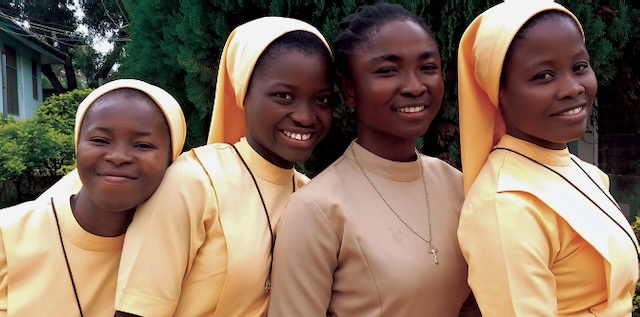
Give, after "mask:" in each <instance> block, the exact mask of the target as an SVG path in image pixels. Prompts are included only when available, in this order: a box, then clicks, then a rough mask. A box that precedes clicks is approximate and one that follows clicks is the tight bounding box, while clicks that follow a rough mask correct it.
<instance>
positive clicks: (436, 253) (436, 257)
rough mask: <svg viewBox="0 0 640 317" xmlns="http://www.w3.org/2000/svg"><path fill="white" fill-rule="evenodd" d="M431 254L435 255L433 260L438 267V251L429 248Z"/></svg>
mask: <svg viewBox="0 0 640 317" xmlns="http://www.w3.org/2000/svg"><path fill="white" fill-rule="evenodd" d="M429 254H432V255H433V260H434V261H435V262H436V265H438V249H434V248H433V247H429Z"/></svg>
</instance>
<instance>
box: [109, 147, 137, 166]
mask: <svg viewBox="0 0 640 317" xmlns="http://www.w3.org/2000/svg"><path fill="white" fill-rule="evenodd" d="M105 159H106V160H107V161H109V162H111V163H113V164H114V165H116V166H117V165H122V164H126V163H129V162H131V161H132V160H133V157H132V156H131V153H130V148H129V147H128V146H127V145H124V144H115V145H113V147H112V148H111V150H110V151H109V152H108V153H107V154H106V155H105Z"/></svg>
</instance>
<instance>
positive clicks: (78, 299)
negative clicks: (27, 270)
mask: <svg viewBox="0 0 640 317" xmlns="http://www.w3.org/2000/svg"><path fill="white" fill-rule="evenodd" d="M51 209H52V210H53V216H54V217H55V218H56V226H57V227H58V237H60V245H61V246H62V253H63V254H64V261H65V263H66V264H67V271H68V272H69V278H70V279H71V286H73V294H74V295H75V296H76V303H77V304H78V311H80V316H81V317H84V314H83V313H82V306H80V298H79V297H78V289H77V288H76V283H75V282H74V280H73V273H71V265H69V258H68V257H67V250H66V249H65V248H64V242H62V231H60V221H58V212H57V211H56V205H55V204H54V203H53V197H51Z"/></svg>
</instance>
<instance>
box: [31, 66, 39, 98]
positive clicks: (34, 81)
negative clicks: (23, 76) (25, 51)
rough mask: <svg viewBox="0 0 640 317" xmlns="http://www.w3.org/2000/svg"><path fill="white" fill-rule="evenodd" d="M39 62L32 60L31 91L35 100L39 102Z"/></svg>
mask: <svg viewBox="0 0 640 317" xmlns="http://www.w3.org/2000/svg"><path fill="white" fill-rule="evenodd" d="M39 78H40V76H38V62H37V61H36V60H35V59H32V60H31V89H32V91H33V99H34V100H38V81H39V80H38V79H39Z"/></svg>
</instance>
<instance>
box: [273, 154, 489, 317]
mask: <svg viewBox="0 0 640 317" xmlns="http://www.w3.org/2000/svg"><path fill="white" fill-rule="evenodd" d="M351 149H353V150H354V151H355V155H356V156H357V158H358V162H359V163H360V164H361V166H362V167H363V168H364V169H365V170H366V172H367V175H368V176H369V178H370V179H371V181H372V182H373V183H374V184H376V186H377V188H378V189H379V190H380V192H382V195H383V196H384V199H385V200H386V201H387V202H388V203H389V204H390V205H391V206H393V207H394V209H395V211H396V212H398V214H399V215H400V216H401V217H402V219H403V220H404V221H405V222H406V223H407V224H409V226H411V228H412V229H413V230H415V231H416V232H418V233H419V234H420V235H421V236H422V237H425V238H427V239H428V236H429V226H428V224H427V223H428V221H427V211H426V209H425V208H426V207H425V204H426V203H425V194H424V186H423V183H422V175H421V169H420V165H419V164H418V163H417V162H416V161H413V162H393V161H389V160H386V159H383V158H381V157H378V156H376V155H374V154H373V153H371V152H369V151H367V150H366V149H364V148H363V147H361V146H360V145H359V144H358V143H356V142H353V143H352V144H351V145H350V147H349V148H348V149H347V150H346V152H345V153H344V154H343V156H341V157H340V158H338V160H336V162H334V163H333V164H332V165H331V166H329V167H328V168H327V169H325V170H324V171H323V172H322V173H320V174H319V175H318V176H316V177H314V179H313V180H311V182H310V183H309V184H307V185H305V187H304V188H302V189H301V190H300V191H298V192H296V193H295V194H293V196H291V199H290V201H289V203H288V205H287V208H286V210H285V214H284V215H283V216H282V220H281V221H280V223H279V224H278V228H277V243H276V248H275V253H274V263H273V264H274V266H273V286H272V291H271V302H270V303H269V316H278V317H289V316H290V317H298V316H338V317H344V316H349V317H360V316H362V317H364V316H403V317H413V316H415V317H418V316H438V317H453V316H458V315H459V313H460V311H461V308H462V307H463V302H464V301H465V299H466V298H467V297H468V295H469V294H470V290H469V286H468V285H467V281H466V278H467V265H466V262H465V261H464V258H463V256H462V252H461V251H460V248H459V246H458V241H457V237H456V230H457V227H458V217H459V215H460V210H461V208H462V202H463V199H464V196H463V191H462V175H461V174H460V172H459V171H458V170H456V169H454V168H453V167H451V166H449V165H448V164H446V163H445V162H443V161H441V160H438V159H435V158H431V157H427V156H422V157H421V163H422V164H423V165H424V168H425V174H426V180H427V188H428V193H429V206H430V208H431V220H432V230H433V242H434V247H435V248H437V249H438V250H439V252H438V254H437V256H438V260H439V262H440V264H439V265H436V264H435V263H434V259H433V256H432V255H431V254H429V253H428V251H429V245H428V244H427V243H425V242H424V241H423V240H421V239H420V238H419V237H418V236H416V235H415V234H414V233H413V232H411V231H410V230H409V229H408V228H407V227H406V226H405V225H404V224H403V223H402V222H401V221H400V220H399V219H398V218H397V217H396V216H395V215H394V214H393V213H392V212H391V210H389V208H388V207H387V206H386V204H385V203H384V202H383V201H382V199H381V198H380V197H379V195H378V194H377V193H376V192H375V191H374V189H373V187H372V186H371V184H369V182H368V181H367V179H366V178H365V177H364V175H363V174H362V172H361V171H360V169H359V168H358V165H356V163H355V160H354V157H353V154H352V152H351ZM408 197H411V199H407V198H408ZM465 308H467V307H465ZM328 312H330V313H328ZM460 316H479V313H478V310H477V308H476V309H475V312H474V313H472V312H466V314H465V313H463V314H460Z"/></svg>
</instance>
